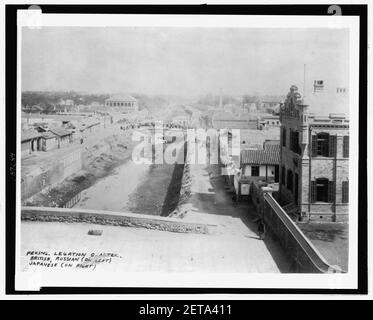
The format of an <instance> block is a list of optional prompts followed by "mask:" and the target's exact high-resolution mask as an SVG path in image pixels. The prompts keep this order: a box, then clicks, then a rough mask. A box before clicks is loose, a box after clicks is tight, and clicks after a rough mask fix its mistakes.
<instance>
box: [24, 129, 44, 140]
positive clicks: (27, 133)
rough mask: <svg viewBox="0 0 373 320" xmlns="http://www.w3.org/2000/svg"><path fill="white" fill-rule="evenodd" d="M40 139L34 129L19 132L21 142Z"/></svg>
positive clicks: (39, 135)
mask: <svg viewBox="0 0 373 320" xmlns="http://www.w3.org/2000/svg"><path fill="white" fill-rule="evenodd" d="M38 137H41V134H40V133H39V132H37V131H36V130H34V129H29V130H23V131H22V132H21V141H22V142H23V141H28V140H32V139H35V138H38Z"/></svg>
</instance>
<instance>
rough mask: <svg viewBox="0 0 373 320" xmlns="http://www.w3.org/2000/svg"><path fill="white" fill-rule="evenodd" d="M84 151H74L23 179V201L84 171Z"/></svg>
mask: <svg viewBox="0 0 373 320" xmlns="http://www.w3.org/2000/svg"><path fill="white" fill-rule="evenodd" d="M82 163H83V162H82V151H81V150H80V149H79V150H73V151H70V152H69V153H68V154H66V155H64V156H63V157H62V158H61V159H57V160H54V161H51V162H50V163H49V164H48V165H47V166H44V167H43V168H42V167H38V168H36V169H35V170H33V171H31V172H29V173H28V174H27V175H24V176H22V178H21V199H22V200H25V199H27V198H29V197H31V196H32V195H34V194H36V193H38V192H39V191H41V190H43V189H44V188H46V187H48V186H52V185H56V184H58V183H60V182H62V181H63V180H65V179H66V178H67V177H69V176H71V175H72V174H74V173H76V172H78V171H80V170H81V169H82Z"/></svg>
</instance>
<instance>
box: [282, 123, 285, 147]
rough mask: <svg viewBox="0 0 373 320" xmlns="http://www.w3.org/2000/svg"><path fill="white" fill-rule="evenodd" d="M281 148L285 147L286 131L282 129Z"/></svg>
mask: <svg viewBox="0 0 373 320" xmlns="http://www.w3.org/2000/svg"><path fill="white" fill-rule="evenodd" d="M282 146H283V147H286V129H285V128H283V129H282Z"/></svg>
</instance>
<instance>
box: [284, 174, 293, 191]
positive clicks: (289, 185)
mask: <svg viewBox="0 0 373 320" xmlns="http://www.w3.org/2000/svg"><path fill="white" fill-rule="evenodd" d="M286 181H287V188H288V189H289V190H291V191H293V172H292V171H291V170H288V172H287V177H286Z"/></svg>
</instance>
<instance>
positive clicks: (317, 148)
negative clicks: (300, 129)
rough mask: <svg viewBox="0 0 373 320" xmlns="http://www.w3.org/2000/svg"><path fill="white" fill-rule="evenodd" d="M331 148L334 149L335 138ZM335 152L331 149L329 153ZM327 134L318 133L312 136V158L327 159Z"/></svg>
mask: <svg viewBox="0 0 373 320" xmlns="http://www.w3.org/2000/svg"><path fill="white" fill-rule="evenodd" d="M333 137H334V138H333V141H332V143H331V146H332V147H334V146H335V143H336V141H337V140H336V139H335V138H336V136H333ZM333 152H335V148H332V149H331V153H333ZM329 153H330V152H329V133H318V134H316V135H313V136H312V156H313V157H316V156H322V157H329V156H330V155H329Z"/></svg>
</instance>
